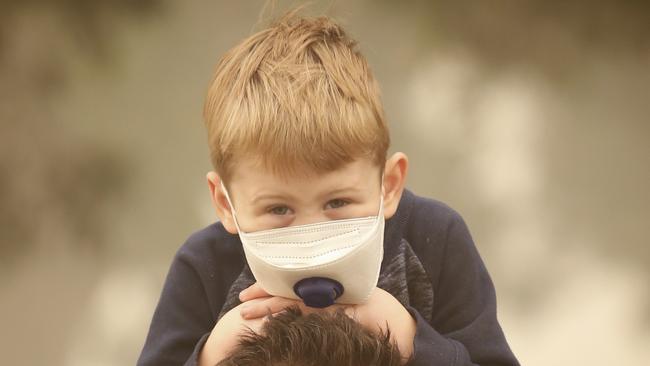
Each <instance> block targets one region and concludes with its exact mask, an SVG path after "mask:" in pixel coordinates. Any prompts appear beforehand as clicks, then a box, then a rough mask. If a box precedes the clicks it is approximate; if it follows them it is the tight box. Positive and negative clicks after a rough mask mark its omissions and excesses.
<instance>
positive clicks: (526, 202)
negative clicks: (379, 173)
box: [0, 0, 650, 366]
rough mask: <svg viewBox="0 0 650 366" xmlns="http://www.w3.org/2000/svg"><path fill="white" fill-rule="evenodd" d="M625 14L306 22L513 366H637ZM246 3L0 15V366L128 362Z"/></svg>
mask: <svg viewBox="0 0 650 366" xmlns="http://www.w3.org/2000/svg"><path fill="white" fill-rule="evenodd" d="M287 4H289V3H288V2H280V5H279V9H286V6H287ZM294 4H295V3H294ZM647 4H648V3H647V2H644V1H613V0H612V1H563V2H550V1H532V0H529V1H522V0H518V1H516V0H511V1H482V2H478V1H469V0H455V1H448V2H443V1H399V2H398V1H388V0H386V1H369V0H368V1H338V2H334V3H333V4H331V2H319V1H315V2H314V5H313V6H312V7H311V8H309V11H308V12H311V13H323V12H325V13H327V14H329V15H332V16H334V17H336V18H337V19H339V20H340V21H341V22H342V23H343V24H344V26H345V27H346V28H347V29H348V31H349V33H351V34H352V35H353V36H354V37H355V38H356V39H357V40H358V41H359V42H360V44H361V48H362V50H363V52H364V53H365V55H366V56H367V58H368V60H369V62H370V64H371V66H372V67H373V69H374V71H375V74H376V77H377V78H378V79H379V81H380V83H381V85H382V89H383V94H384V101H385V108H386V112H387V115H388V118H389V123H390V126H391V133H392V137H393V147H392V150H393V151H398V150H399V151H404V152H406V153H407V154H408V155H409V157H410V158H411V168H410V175H409V179H408V182H409V183H408V186H409V187H410V188H411V189H412V190H413V191H415V192H416V193H419V194H422V195H426V196H430V197H434V198H437V199H439V200H442V201H444V202H446V203H447V204H449V205H450V206H452V207H453V208H455V209H456V210H458V211H459V212H460V213H461V214H462V215H463V217H464V218H465V220H466V221H467V223H468V225H469V227H470V230H471V231H472V234H473V236H474V239H475V241H476V244H477V246H478V248H479V251H480V252H481V254H482V255H483V258H484V260H485V262H486V264H487V266H488V269H489V270H490V272H491V274H492V277H493V280H494V282H495V285H496V289H497V295H498V306H499V307H498V311H499V319H500V321H501V324H502V326H503V328H504V331H505V333H506V336H507V338H508V341H509V342H510V345H511V347H512V349H513V350H514V352H515V354H516V355H517V356H518V358H519V359H520V361H521V362H522V364H524V365H531V366H535V365H539V366H541V365H545V366H548V365H586V364H588V365H594V366H598V365H644V364H647V362H648V360H649V359H650V286H648V283H649V282H650V281H649V279H650V249H649V244H650V243H649V239H650V228H649V227H650V220H648V209H650V195H649V193H648V186H650V184H649V183H650V143H649V138H650V125H649V122H650V118H649V115H650V72H649V70H650V16H649V15H650V6H648V5H647ZM262 6H263V1H261V0H258V1H183V2H181V1H161V0H148V1H137V2H132V1H127V0H112V1H111V0H103V1H82V0H67V1H63V0H61V1H38V0H30V1H20V2H19V1H13V2H12V1H0V324H1V326H0V329H1V330H0V354H1V355H2V359H3V360H2V364H7V365H41V364H46V365H71V366H87V365H91V366H94V365H96V366H104V365H128V364H134V363H135V360H136V358H137V356H138V354H139V352H140V349H141V347H142V344H143V342H144V338H145V336H146V333H147V330H148V326H149V322H150V319H151V315H152V313H153V310H154V307H155V305H156V303H157V300H158V296H159V294H160V290H161V286H162V283H163V281H164V276H165V274H166V272H167V269H168V266H169V264H170V262H171V259H172V256H173V255H174V253H175V251H176V250H177V248H178V247H179V246H180V245H181V244H182V243H183V241H184V240H185V239H186V238H187V237H188V236H189V235H190V234H191V233H192V232H194V231H196V230H198V229H200V228H202V227H204V226H206V225H208V224H210V223H211V222H213V221H214V220H215V216H214V215H213V213H212V209H211V206H210V200H209V195H208V188H207V184H206V182H205V173H206V172H207V171H208V170H209V169H210V165H209V159H208V149H207V145H206V136H205V133H204V130H203V124H202V120H201V108H202V103H203V97H204V94H205V90H206V87H207V83H208V81H209V79H210V76H211V73H212V68H213V65H214V64H215V62H216V61H217V58H218V57H219V56H220V55H221V54H222V53H223V52H224V51H226V50H227V49H228V48H230V47H231V46H233V45H234V44H235V43H236V42H238V41H239V40H241V39H242V38H244V37H245V36H247V35H249V34H250V33H251V32H252V31H253V30H255V29H257V28H255V27H256V23H257V21H258V17H259V14H260V10H261V9H262Z"/></svg>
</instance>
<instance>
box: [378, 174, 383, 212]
mask: <svg viewBox="0 0 650 366" xmlns="http://www.w3.org/2000/svg"><path fill="white" fill-rule="evenodd" d="M384 193H385V192H384V173H381V193H380V194H379V211H378V212H377V218H378V219H379V220H383V219H384V217H383V216H384ZM379 216H381V217H379Z"/></svg>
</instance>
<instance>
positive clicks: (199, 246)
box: [176, 221, 240, 262]
mask: <svg viewBox="0 0 650 366" xmlns="http://www.w3.org/2000/svg"><path fill="white" fill-rule="evenodd" d="M239 249H240V246H239V245H238V240H237V236H236V235H232V234H230V233H229V232H227V231H226V229H225V228H224V227H223V225H222V224H221V222H219V221H217V222H214V223H212V224H210V225H207V226H205V227H203V228H201V229H198V230H196V231H194V232H192V233H191V234H190V235H189V236H188V238H187V239H186V240H185V242H184V243H183V244H182V245H181V246H180V248H179V249H178V251H177V252H176V259H180V260H190V261H192V262H196V261H199V262H203V261H206V260H210V259H215V258H228V257H230V256H233V255H237V254H238V252H239Z"/></svg>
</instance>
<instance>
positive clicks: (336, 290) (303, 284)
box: [293, 277, 343, 308]
mask: <svg viewBox="0 0 650 366" xmlns="http://www.w3.org/2000/svg"><path fill="white" fill-rule="evenodd" d="M293 291H294V292H295V293H296V295H298V297H300V298H301V299H302V301H303V302H304V303H305V305H307V306H309V307H312V308H325V307H328V306H330V305H333V304H334V300H336V299H337V298H338V297H339V296H341V295H342V294H343V285H341V284H340V283H339V282H338V281H335V280H332V279H330V278H323V277H309V278H303V279H302V280H300V281H298V282H296V284H295V285H294V286H293Z"/></svg>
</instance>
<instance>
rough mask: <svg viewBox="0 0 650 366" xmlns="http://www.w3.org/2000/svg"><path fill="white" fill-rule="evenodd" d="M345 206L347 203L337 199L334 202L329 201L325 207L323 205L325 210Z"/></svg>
mask: <svg viewBox="0 0 650 366" xmlns="http://www.w3.org/2000/svg"><path fill="white" fill-rule="evenodd" d="M347 204H348V202H347V201H345V200H342V199H339V198H337V199H334V200H331V201H329V202H327V205H325V208H328V209H329V208H341V207H343V206H345V205H347Z"/></svg>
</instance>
